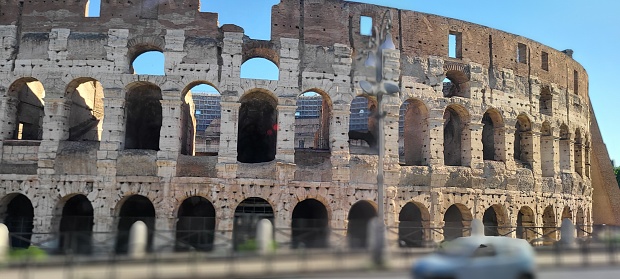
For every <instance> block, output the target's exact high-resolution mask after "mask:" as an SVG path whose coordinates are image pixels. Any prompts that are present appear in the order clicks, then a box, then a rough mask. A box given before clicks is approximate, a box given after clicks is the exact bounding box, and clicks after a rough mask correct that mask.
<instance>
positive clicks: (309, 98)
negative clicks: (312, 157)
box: [295, 91, 331, 150]
mask: <svg viewBox="0 0 620 279" xmlns="http://www.w3.org/2000/svg"><path fill="white" fill-rule="evenodd" d="M330 120H331V110H330V104H329V100H328V99H327V98H325V97H323V95H322V94H319V93H317V92H312V91H310V92H306V93H303V94H301V95H299V97H298V98H297V109H296V110H295V148H298V149H315V150H329V122H330Z"/></svg>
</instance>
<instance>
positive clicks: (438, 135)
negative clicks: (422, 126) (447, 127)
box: [428, 109, 444, 166]
mask: <svg viewBox="0 0 620 279" xmlns="http://www.w3.org/2000/svg"><path fill="white" fill-rule="evenodd" d="M443 124H444V119H443V110H435V109H434V110H431V112H430V115H429V118H428V130H429V137H430V156H429V165H430V166H433V165H435V166H437V165H439V166H441V165H443V164H444V162H443Z"/></svg>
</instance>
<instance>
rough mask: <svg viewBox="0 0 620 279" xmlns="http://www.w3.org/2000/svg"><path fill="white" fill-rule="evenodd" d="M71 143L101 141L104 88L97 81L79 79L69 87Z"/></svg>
mask: <svg viewBox="0 0 620 279" xmlns="http://www.w3.org/2000/svg"><path fill="white" fill-rule="evenodd" d="M66 98H67V99H69V100H70V102H71V109H70V112H69V119H68V125H69V139H68V140H70V141H80V140H84V141H99V140H101V133H102V130H103V116H104V115H103V113H104V105H103V98H104V96H103V86H102V85H101V83H99V82H98V81H97V80H94V79H90V78H85V79H77V80H74V81H73V82H71V83H70V84H69V86H68V87H67V96H66Z"/></svg>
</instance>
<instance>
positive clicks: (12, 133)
mask: <svg viewBox="0 0 620 279" xmlns="http://www.w3.org/2000/svg"><path fill="white" fill-rule="evenodd" d="M7 97H8V99H9V100H8V102H7V106H6V109H5V111H4V115H5V117H6V118H5V119H6V121H7V122H8V123H12V124H11V125H6V126H5V127H6V128H5V129H4V130H3V131H2V133H3V134H4V135H3V138H4V139H19V140H41V138H42V136H43V116H44V115H45V109H44V101H43V99H44V97H45V89H44V88H43V84H42V83H41V82H40V81H39V80H37V79H35V78H32V77H24V78H20V79H18V80H16V81H14V82H13V83H12V84H11V85H10V86H9V89H8V92H7Z"/></svg>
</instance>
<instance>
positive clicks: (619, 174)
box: [614, 167, 620, 187]
mask: <svg viewBox="0 0 620 279" xmlns="http://www.w3.org/2000/svg"><path fill="white" fill-rule="evenodd" d="M614 174H615V175H616V181H617V182H618V187H620V167H614Z"/></svg>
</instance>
